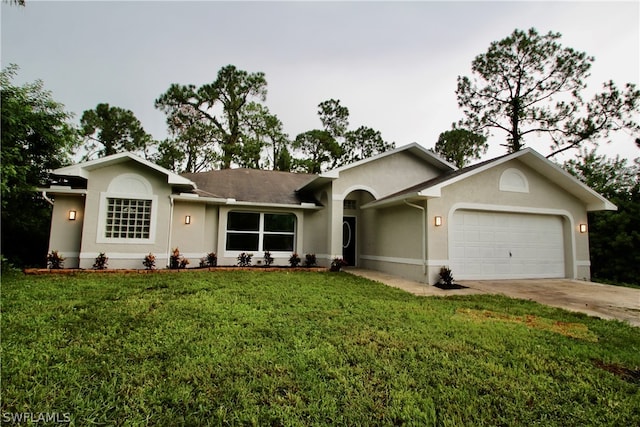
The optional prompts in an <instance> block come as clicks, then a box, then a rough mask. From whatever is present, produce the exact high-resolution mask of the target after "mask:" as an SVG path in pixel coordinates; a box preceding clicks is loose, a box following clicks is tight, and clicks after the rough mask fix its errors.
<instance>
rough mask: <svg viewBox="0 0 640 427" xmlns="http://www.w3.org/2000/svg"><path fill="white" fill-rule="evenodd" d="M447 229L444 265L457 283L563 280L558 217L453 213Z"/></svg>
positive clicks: (561, 244)
mask: <svg viewBox="0 0 640 427" xmlns="http://www.w3.org/2000/svg"><path fill="white" fill-rule="evenodd" d="M451 228H452V229H451V230H450V232H451V236H452V239H451V242H450V254H449V261H450V265H451V268H452V271H453V273H454V276H455V277H456V278H458V279H509V278H527V277H531V278H542V277H548V278H559V277H564V274H565V267H564V239H563V232H562V230H563V226H562V220H561V218H560V217H557V216H550V215H530V214H521V213H507V212H483V211H456V212H455V213H454V215H453V218H452V221H451Z"/></svg>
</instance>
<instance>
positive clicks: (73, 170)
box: [52, 152, 198, 190]
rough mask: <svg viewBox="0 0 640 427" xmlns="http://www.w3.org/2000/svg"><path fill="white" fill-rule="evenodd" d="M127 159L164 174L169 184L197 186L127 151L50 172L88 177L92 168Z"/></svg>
mask: <svg viewBox="0 0 640 427" xmlns="http://www.w3.org/2000/svg"><path fill="white" fill-rule="evenodd" d="M127 160H133V161H135V162H138V163H140V164H142V165H145V166H147V167H148V168H150V169H153V170H155V171H157V172H160V173H162V174H164V175H166V176H167V183H168V184H169V185H183V186H188V187H190V188H193V189H194V190H195V189H197V188H198V186H197V185H196V184H195V182H193V181H191V180H189V179H187V178H184V177H182V176H180V175H178V174H176V173H174V172H171V171H170V170H168V169H165V168H163V167H162V166H159V165H157V164H155V163H153V162H150V161H149V160H146V159H143V158H141V157H138V156H136V155H134V154H131V153H128V152H126V153H117V154H113V155H110V156H106V157H101V158H99V159H95V160H89V161H87V162H83V163H77V164H75V165H70V166H65V167H62V168H58V169H55V170H53V171H52V174H53V175H59V176H77V177H80V178H84V179H89V172H91V171H92V170H95V169H98V168H101V167H106V166H109V165H112V164H118V163H122V162H125V161H127Z"/></svg>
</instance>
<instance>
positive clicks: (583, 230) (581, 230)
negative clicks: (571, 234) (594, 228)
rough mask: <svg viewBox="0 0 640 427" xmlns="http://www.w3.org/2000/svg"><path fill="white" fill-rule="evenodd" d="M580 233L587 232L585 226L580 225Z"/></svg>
mask: <svg viewBox="0 0 640 427" xmlns="http://www.w3.org/2000/svg"><path fill="white" fill-rule="evenodd" d="M580 232H581V233H586V232H587V224H580Z"/></svg>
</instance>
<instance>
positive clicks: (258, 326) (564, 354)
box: [1, 271, 640, 426]
mask: <svg viewBox="0 0 640 427" xmlns="http://www.w3.org/2000/svg"><path fill="white" fill-rule="evenodd" d="M1 304H2V307H1V309H2V349H1V350H2V376H1V379H2V384H1V387H2V390H1V391H2V404H1V406H2V407H1V410H2V416H3V417H5V416H6V415H7V414H13V413H24V412H28V413H35V414H39V413H40V414H42V413H53V412H55V413H59V414H68V415H69V417H70V419H71V424H72V425H158V426H160V425H286V426H296V425H420V426H423V425H427V426H428V425H443V426H448V425H451V426H454V425H455V426H459V425H474V426H477V425H491V426H495V425H505V426H507V425H508V426H513V425H523V426H530V425H534V424H538V425H558V426H571V425H575V426H585V425H611V426H621V425H625V426H626V425H629V426H630V425H640V334H639V333H638V332H639V331H638V329H637V328H633V327H631V326H629V325H627V324H623V323H621V322H615V321H605V320H600V319H595V318H591V317H587V316H585V315H581V314H576V313H570V312H567V311H563V310H559V309H554V308H550V307H546V306H542V305H539V304H536V303H532V302H528V301H523V300H513V299H508V298H505V297H500V296H487V295H484V296H465V297H447V298H437V297H430V298H426V297H416V296H413V295H410V294H407V293H404V292H402V291H400V290H397V289H393V288H388V287H386V286H384V285H381V284H379V283H375V282H370V281H367V280H366V279H362V278H358V277H354V276H351V275H348V274H345V273H337V274H335V273H334V274H331V273H312V272H309V273H304V272H300V273H287V272H286V271H283V272H273V273H264V272H259V271H257V272H253V271H244V272H187V273H179V274H131V275H124V274H109V275H99V274H92V275H88V274H85V275H83V274H78V275H75V276H23V275H5V276H4V277H3V278H2V295H1Z"/></svg>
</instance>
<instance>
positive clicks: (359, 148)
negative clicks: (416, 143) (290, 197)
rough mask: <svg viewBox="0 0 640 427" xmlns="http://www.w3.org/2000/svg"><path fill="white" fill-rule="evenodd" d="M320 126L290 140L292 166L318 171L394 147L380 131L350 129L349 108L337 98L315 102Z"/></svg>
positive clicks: (364, 128) (307, 170)
mask: <svg viewBox="0 0 640 427" xmlns="http://www.w3.org/2000/svg"><path fill="white" fill-rule="evenodd" d="M318 116H319V117H320V122H321V123H322V126H323V129H315V130H311V131H307V132H304V133H301V134H300V135H298V136H297V137H296V139H295V140H294V141H293V143H292V148H293V149H294V150H295V153H296V154H302V158H295V159H294V160H293V164H294V169H297V170H302V171H304V172H307V173H320V172H322V171H325V170H327V169H333V168H336V167H340V166H343V165H346V164H350V163H353V162H356V161H358V160H362V159H365V158H367V157H371V156H374V155H376V154H379V153H383V152H385V151H388V150H390V149H393V148H394V147H395V144H394V143H387V142H385V141H384V140H383V139H382V135H381V134H380V132H379V131H376V130H374V129H372V128H369V127H366V126H360V127H359V128H357V129H356V130H352V131H350V130H348V128H349V109H348V108H347V107H344V106H342V105H340V101H339V100H335V99H330V100H328V101H323V102H321V103H320V104H319V105H318Z"/></svg>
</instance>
